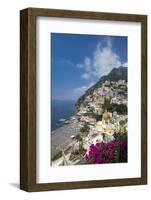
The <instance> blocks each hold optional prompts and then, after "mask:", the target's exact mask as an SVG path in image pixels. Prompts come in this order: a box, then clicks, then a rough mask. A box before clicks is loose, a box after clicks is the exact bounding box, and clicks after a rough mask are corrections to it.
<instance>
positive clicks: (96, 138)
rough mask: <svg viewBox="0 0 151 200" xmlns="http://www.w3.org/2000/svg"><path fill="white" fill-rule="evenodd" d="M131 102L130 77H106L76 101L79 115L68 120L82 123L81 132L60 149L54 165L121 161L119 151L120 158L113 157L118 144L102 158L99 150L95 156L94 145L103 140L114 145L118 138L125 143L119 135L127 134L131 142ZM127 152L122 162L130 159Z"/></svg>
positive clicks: (103, 142) (78, 123) (79, 126)
mask: <svg viewBox="0 0 151 200" xmlns="http://www.w3.org/2000/svg"><path fill="white" fill-rule="evenodd" d="M127 103H128V102H127V81H126V80H118V81H110V80H106V81H104V82H102V83H101V84H100V85H99V86H97V87H96V88H94V89H93V90H92V91H91V92H89V93H88V94H87V95H86V96H85V97H84V98H83V99H82V101H80V102H78V103H77V104H76V110H77V112H76V115H75V116H73V117H72V118H71V119H70V120H69V121H68V122H66V124H67V123H69V124H70V126H71V124H72V125H73V126H74V125H75V126H78V127H77V130H78V132H76V133H73V135H71V136H70V142H69V143H68V145H66V146H65V147H60V149H59V148H58V149H57V152H56V153H55V155H53V157H52V159H51V160H52V166H64V165H77V164H90V163H92V164H93V163H108V162H120V161H119V160H117V155H116V159H111V157H113V155H114V157H115V153H116V152H117V147H116V150H115V151H114V152H112V153H113V155H112V156H111V153H110V156H108V158H107V159H106V160H105V159H104V158H102V157H101V159H102V160H101V159H100V158H98V155H96V153H95V157H93V156H92V153H93V154H94V148H95V147H96V146H98V145H100V144H102V145H106V144H108V145H110V146H113V145H115V143H116V145H117V141H118V144H120V145H121V144H122V145H123V143H121V141H120V142H119V138H120V139H121V138H122V141H123V138H124V142H126V143H124V144H126V145H127V131H128V130H127V129H128V124H127ZM117 138H118V140H117ZM125 138H126V139H125ZM125 140H126V141H125ZM95 145H96V146H95ZM107 148H108V147H107ZM122 148H123V146H122V147H120V153H121V151H123V150H121V149H122ZM125 148H127V147H125ZM124 151H125V149H124ZM120 153H119V154H120ZM126 153H127V151H126ZM126 153H125V154H124V156H125V157H124V159H123V158H122V159H121V162H126V160H127V154H126ZM119 154H118V158H119ZM99 155H100V154H99ZM96 156H97V159H96V161H94V160H95V159H94V158H96ZM103 159H104V160H103Z"/></svg>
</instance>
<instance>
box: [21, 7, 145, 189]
mask: <svg viewBox="0 0 151 200" xmlns="http://www.w3.org/2000/svg"><path fill="white" fill-rule="evenodd" d="M20 78H21V79H20V80H21V81H20V129H21V130H20V188H21V189H23V190H25V191H45V190H61V189H80V188H94V187H108V186H124V185H141V184H147V16H146V15H135V14H118V13H102V12H87V11H72V10H53V9H40V8H27V9H24V10H21V12H20Z"/></svg>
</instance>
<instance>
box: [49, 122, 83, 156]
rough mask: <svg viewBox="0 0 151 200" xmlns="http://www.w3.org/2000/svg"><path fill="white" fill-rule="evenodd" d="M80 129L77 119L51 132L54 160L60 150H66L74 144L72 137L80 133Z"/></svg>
mask: <svg viewBox="0 0 151 200" xmlns="http://www.w3.org/2000/svg"><path fill="white" fill-rule="evenodd" d="M79 131H80V127H79V123H78V121H77V120H76V119H74V120H70V121H69V123H68V124H64V125H63V126H62V127H60V128H57V129H56V130H54V131H52V132H51V157H52V158H53V157H54V155H56V154H57V153H58V152H59V151H60V150H62V149H66V148H67V146H68V145H69V144H70V143H71V142H72V138H71V136H72V135H76V134H77V133H79Z"/></svg>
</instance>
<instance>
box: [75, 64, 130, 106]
mask: <svg viewBox="0 0 151 200" xmlns="http://www.w3.org/2000/svg"><path fill="white" fill-rule="evenodd" d="M127 70H128V68H127V67H123V66H120V67H118V68H113V69H112V70H111V71H110V72H109V74H108V75H105V76H102V77H101V78H100V80H99V81H98V82H97V83H96V84H94V85H93V86H92V87H90V88H89V89H88V90H87V91H86V92H85V94H84V95H82V96H81V97H80V98H79V99H78V101H77V102H76V106H78V105H79V104H81V103H82V102H83V100H84V99H85V98H86V97H87V96H88V95H90V94H92V93H93V91H94V90H95V89H97V88H99V87H101V85H102V83H104V82H105V81H119V80H125V81H126V82H127Z"/></svg>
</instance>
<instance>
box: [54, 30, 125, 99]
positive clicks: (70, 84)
mask: <svg viewBox="0 0 151 200" xmlns="http://www.w3.org/2000/svg"><path fill="white" fill-rule="evenodd" d="M50 39H51V40H50V41H51V44H50V48H51V55H50V56H51V64H50V67H51V94H52V99H55V100H77V99H78V98H79V97H80V96H81V95H82V94H84V92H85V91H86V90H87V89H88V88H89V87H91V86H92V85H94V84H95V83H96V82H97V81H98V80H99V79H100V78H101V76H103V75H107V74H108V73H109V72H110V71H111V70H112V69H113V68H115V67H116V68H117V67H119V66H121V65H122V66H124V67H127V43H128V41H127V37H126V36H104V35H84V34H64V33H51V36H50Z"/></svg>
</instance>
